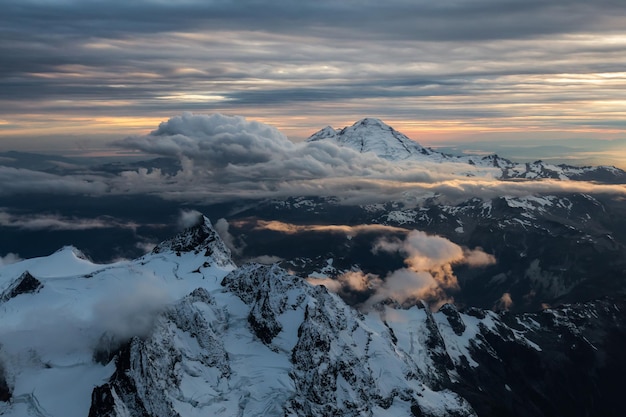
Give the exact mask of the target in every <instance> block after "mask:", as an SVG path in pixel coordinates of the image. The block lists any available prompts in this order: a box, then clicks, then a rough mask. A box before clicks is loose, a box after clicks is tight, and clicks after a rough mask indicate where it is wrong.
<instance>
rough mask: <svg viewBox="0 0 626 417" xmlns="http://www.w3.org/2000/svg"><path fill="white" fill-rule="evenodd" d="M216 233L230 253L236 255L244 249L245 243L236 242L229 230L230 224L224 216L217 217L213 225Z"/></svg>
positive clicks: (240, 253)
mask: <svg viewBox="0 0 626 417" xmlns="http://www.w3.org/2000/svg"><path fill="white" fill-rule="evenodd" d="M213 226H214V228H215V231H216V232H217V234H219V235H220V237H221V238H222V241H224V244H225V245H226V246H227V247H228V249H230V251H231V253H232V254H234V255H236V256H241V255H242V253H243V250H244V249H245V247H246V245H245V243H238V242H237V241H236V238H235V237H234V236H233V235H232V234H231V233H230V232H229V230H228V229H229V227H230V225H229V224H228V221H227V220H226V219H224V218H221V219H218V220H217V222H215V224H214V225H213Z"/></svg>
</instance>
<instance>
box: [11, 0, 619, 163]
mask: <svg viewBox="0 0 626 417" xmlns="http://www.w3.org/2000/svg"><path fill="white" fill-rule="evenodd" d="M624 27H626V7H624V4H623V2H622V1H621V0H596V1H593V2H589V1H587V0H584V1H583V0H567V1H565V0H554V1H549V2H547V1H543V0H523V1H521V0H479V1H469V0H449V1H439V2H433V1H425V0H411V1H405V0H392V1H386V2H380V1H369V0H362V1H341V2H338V1H325V0H322V1H319V0H316V1H308V0H305V1H298V2H293V1H284V0H272V1H266V0H240V1H228V0H218V1H213V0H209V1H205V0H202V1H196V0H180V1H161V0H138V1H132V2H129V1H121V0H107V1H99V0H89V1H87V0H80V1H78V0H3V1H2V15H1V16H0V57H2V58H0V60H2V63H1V65H0V151H3V150H11V149H16V150H31V151H51V150H57V151H62V152H65V153H68V152H70V151H77V150H79V151H82V152H90V151H91V152H95V150H97V149H101V148H103V147H105V145H106V144H107V143H109V142H110V141H116V140H119V139H121V138H124V137H127V136H129V135H142V134H146V133H148V132H149V131H151V130H154V129H155V128H156V127H157V126H158V125H159V123H160V122H162V121H165V120H168V119H169V118H171V117H174V116H176V115H180V114H182V113H183V112H194V113H196V114H213V113H223V114H227V115H241V116H245V117H246V118H248V119H251V120H256V121H260V122H263V123H267V124H269V125H271V126H274V127H276V128H277V129H278V130H279V131H280V132H282V133H283V134H284V135H286V136H287V137H289V138H290V139H291V140H293V141H301V140H303V139H305V138H306V137H308V136H309V135H311V134H312V133H314V132H315V131H317V130H319V129H320V128H322V127H324V126H326V125H331V126H334V127H343V126H347V125H350V124H352V123H353V122H354V121H356V120H358V119H360V118H362V117H366V116H370V117H378V118H381V119H383V120H384V121H385V122H387V123H388V124H390V125H392V126H393V127H395V128H396V129H398V130H400V131H401V132H403V133H405V134H406V135H408V136H409V137H411V138H412V139H414V140H417V141H418V142H420V143H422V144H424V145H429V146H450V147H454V146H456V145H459V144H461V145H462V147H464V148H463V149H464V150H469V151H472V150H474V151H476V152H487V151H489V150H490V148H493V147H494V146H496V145H497V146H500V147H504V149H506V148H507V147H509V148H511V147H514V148H516V149H517V150H519V149H520V147H522V148H524V147H525V148H532V149H533V150H534V151H535V153H536V151H540V150H541V149H543V151H544V152H548V151H550V152H552V154H560V155H561V156H562V157H564V158H567V157H568V155H567V153H568V152H572V153H575V154H576V155H577V157H578V158H579V159H580V158H583V159H584V158H587V160H594V161H595V160H600V159H602V160H605V161H609V162H614V163H615V164H616V165H618V166H626V134H625V132H626V72H625V71H626V70H625V68H626V31H625V30H624ZM481 143H482V145H481ZM485 143H486V144H485ZM468 144H475V145H474V146H470V145H468ZM554 147H556V148H557V150H555V149H554ZM512 153H515V152H512ZM530 153H531V154H532V153H533V152H530ZM564 153H565V155H564ZM509 156H515V155H509ZM530 156H533V157H534V156H535V155H530Z"/></svg>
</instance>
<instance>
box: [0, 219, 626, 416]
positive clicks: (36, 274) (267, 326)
mask: <svg viewBox="0 0 626 417" xmlns="http://www.w3.org/2000/svg"><path fill="white" fill-rule="evenodd" d="M0 293H1V294H3V295H2V297H1V300H0V309H1V310H2V312H3V316H2V321H1V322H0V337H1V339H0V342H1V345H0V415H2V416H20V417H25V416H36V417H40V416H64V417H74V416H87V415H88V416H90V417H100V416H108V417H127V416H142V417H148V416H150V417H153V416H154V417H157V416H158V417H165V416H180V417H191V416H198V415H211V416H219V415H224V416H233V415H241V416H258V415H280V416H307V417H309V416H314V417H315V416H320V417H321V416H335V415H342V416H355V417H356V416H364V415H365V416H405V415H406V416H419V417H444V416H481V417H489V416H494V417H495V416H516V417H517V416H519V417H526V416H528V417H530V416H553V415H568V416H588V415H603V416H617V415H620V413H621V411H622V410H623V405H622V401H621V397H620V395H619V390H620V389H621V385H620V383H621V381H622V379H623V374H624V372H625V371H626V362H625V361H624V359H623V355H622V354H621V350H622V348H623V346H624V342H625V341H626V322H625V321H624V320H623V319H624V313H623V311H626V310H625V309H626V300H625V299H624V298H623V297H621V298H620V297H617V298H613V299H603V300H598V301H595V302H589V303H584V304H572V305H567V306H563V307H561V308H558V309H547V310H544V311H542V312H539V313H533V314H511V313H495V312H493V311H485V310H481V309H476V308H469V309H466V310H463V311H459V310H458V309H457V308H455V307H454V306H452V305H449V304H445V305H443V306H442V307H441V308H440V309H439V310H438V311H431V310H430V308H429V307H428V306H427V305H425V304H424V303H422V302H416V303H414V304H413V305H411V306H404V307H401V306H400V305H398V303H396V302H395V301H394V300H393V299H388V300H384V301H382V302H380V303H378V304H376V305H374V306H373V307H372V308H371V309H369V310H367V311H357V310H356V309H354V308H351V307H349V306H348V305H346V304H345V302H344V301H343V300H342V299H340V298H339V297H338V296H336V295H334V294H331V293H329V292H328V291H327V290H326V288H325V287H323V286H312V285H311V284H309V283H308V282H306V281H305V280H303V279H302V278H299V277H297V276H294V275H291V274H289V273H288V272H287V271H285V270H284V269H282V268H280V267H279V266H277V265H260V264H254V263H253V264H246V265H243V266H241V267H236V266H235V265H234V264H233V263H232V262H231V261H229V252H228V250H227V249H226V247H225V245H224V243H223V242H222V241H221V239H220V238H219V236H218V235H217V233H216V232H215V230H214V229H213V227H212V226H211V223H210V222H209V220H208V219H206V218H205V217H200V218H199V221H198V223H197V224H196V225H195V226H192V227H191V228H189V229H187V230H185V231H184V232H182V233H181V234H179V235H177V236H175V237H173V238H172V239H169V240H167V241H165V242H163V243H162V244H160V245H159V246H157V248H156V249H155V250H154V251H153V252H152V253H150V254H147V255H145V256H143V257H141V258H139V259H136V260H133V261H123V262H117V263H114V264H108V265H96V264H93V263H91V262H89V261H88V260H87V259H84V257H83V256H82V255H81V254H80V252H79V251H77V250H76V249H74V248H71V247H67V248H64V249H62V250H61V251H59V252H57V253H55V254H53V255H50V256H48V257H44V258H38V259H30V260H25V261H22V262H19V263H15V264H11V265H8V266H3V267H0Z"/></svg>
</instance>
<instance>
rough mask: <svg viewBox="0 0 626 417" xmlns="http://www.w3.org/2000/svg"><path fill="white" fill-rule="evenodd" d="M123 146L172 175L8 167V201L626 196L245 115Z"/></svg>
mask: <svg viewBox="0 0 626 417" xmlns="http://www.w3.org/2000/svg"><path fill="white" fill-rule="evenodd" d="M116 146H121V147H124V148H126V149H131V150H137V151H142V152H147V153H149V154H151V155H159V156H166V157H172V158H177V159H178V160H179V161H180V166H181V167H182V168H181V169H180V170H179V171H177V172H176V173H174V174H171V173H168V172H166V171H162V170H160V169H158V168H155V169H148V168H145V167H144V168H139V169H135V170H128V171H125V172H122V173H120V174H118V175H105V174H92V175H87V174H83V175H67V176H60V175H53V174H48V173H44V172H36V171H29V170H23V169H16V168H9V167H2V166H0V196H1V195H11V194H16V193H29V192H38V193H57V194H77V193H78V194H90V195H102V194H112V195H119V194H122V195H123V194H153V195H158V196H161V197H163V198H167V199H171V200H177V201H185V202H198V203H203V204H207V203H210V204H213V203H218V202H225V201H234V200H240V199H265V198H284V197H291V196H312V197H337V198H338V201H339V202H340V203H343V204H372V203H384V202H389V201H402V202H403V203H405V205H407V206H411V205H418V204H420V202H421V201H424V197H425V196H431V197H432V196H436V198H437V199H438V201H440V202H442V203H450V204H455V203H460V202H462V201H466V200H468V199H470V198H474V197H478V198H482V199H485V200H489V199H492V198H495V197H501V196H503V195H508V196H520V197H521V196H528V195H534V194H555V193H586V194H613V195H619V196H626V186H624V185H608V184H595V183H591V182H584V181H560V180H542V181H502V180H499V179H498V175H499V173H500V171H499V169H497V168H493V167H477V166H473V165H470V164H465V163H459V162H455V161H454V160H445V161H442V162H435V161H388V160H385V159H381V158H379V157H377V156H376V155H375V154H373V153H364V154H361V153H359V152H356V151H355V150H352V149H350V148H346V147H341V146H339V145H337V144H335V143H332V142H330V141H314V142H303V143H293V142H291V141H290V140H289V139H287V138H286V137H285V136H284V135H283V134H282V133H280V132H279V131H278V130H277V129H276V128H274V127H271V126H268V125H265V124H263V123H260V122H255V121H249V120H247V119H245V118H243V117H239V116H225V115H221V114H213V115H199V114H191V113H185V114H183V115H181V116H176V117H172V118H171V119H169V120H167V121H165V122H163V123H161V124H160V125H159V127H158V128H157V129H156V130H154V131H153V132H151V133H149V134H147V135H143V136H132V137H128V138H126V139H123V140H121V141H118V142H116Z"/></svg>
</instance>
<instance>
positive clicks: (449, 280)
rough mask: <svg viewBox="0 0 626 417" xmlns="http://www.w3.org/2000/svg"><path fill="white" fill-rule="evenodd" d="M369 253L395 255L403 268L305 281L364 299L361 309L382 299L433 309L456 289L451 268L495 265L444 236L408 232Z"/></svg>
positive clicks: (378, 243)
mask: <svg viewBox="0 0 626 417" xmlns="http://www.w3.org/2000/svg"><path fill="white" fill-rule="evenodd" d="M372 252H374V253H378V252H387V253H398V254H400V255H402V256H403V257H404V263H405V264H406V265H407V267H406V268H401V269H398V270H395V271H390V272H389V273H388V274H387V275H386V276H385V277H380V276H378V275H374V274H367V273H363V272H361V271H350V272H347V273H345V274H342V275H340V276H338V277H337V278H336V279H330V278H309V279H308V281H309V282H310V283H311V284H313V285H324V286H326V287H327V288H328V289H329V290H331V291H333V292H336V293H338V294H339V295H341V296H343V297H346V298H349V297H352V296H354V294H355V293H356V294H361V295H363V296H365V297H366V300H365V301H364V302H362V303H361V308H363V309H365V310H369V309H371V308H372V307H374V306H375V305H376V304H377V303H380V302H384V301H386V300H393V301H395V302H398V303H400V304H401V305H405V306H406V305H411V304H414V303H415V302H417V301H418V300H424V301H426V302H428V303H429V304H430V305H431V308H433V309H436V308H438V307H439V306H441V304H443V303H445V302H451V301H453V299H452V297H451V293H453V292H455V291H458V290H459V283H458V281H457V278H456V276H455V275H454V271H453V266H455V265H468V266H470V267H484V266H487V265H491V264H494V263H495V262H496V259H495V258H494V257H493V255H490V254H488V253H485V252H483V251H482V249H480V248H475V249H468V248H463V247H461V246H459V245H457V244H455V243H453V242H451V241H450V240H448V239H446V238H444V237H441V236H437V235H429V234H426V233H424V232H421V231H418V230H412V231H410V232H409V233H408V234H407V236H406V237H405V238H404V239H402V240H400V239H397V238H394V239H388V238H381V239H379V240H377V241H376V242H375V243H374V245H373V247H372Z"/></svg>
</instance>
